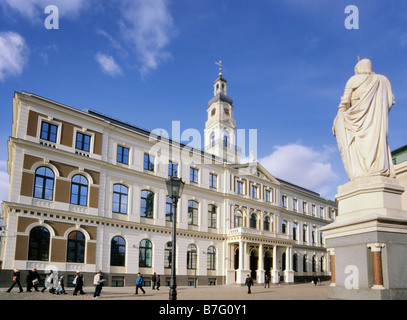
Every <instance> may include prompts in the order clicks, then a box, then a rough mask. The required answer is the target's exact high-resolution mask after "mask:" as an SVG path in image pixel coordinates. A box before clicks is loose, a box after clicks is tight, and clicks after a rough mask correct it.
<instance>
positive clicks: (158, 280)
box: [157, 275, 161, 290]
mask: <svg viewBox="0 0 407 320" xmlns="http://www.w3.org/2000/svg"><path fill="white" fill-rule="evenodd" d="M160 287H161V279H160V275H158V276H157V290H160Z"/></svg>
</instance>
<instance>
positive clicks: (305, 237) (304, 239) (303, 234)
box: [302, 224, 307, 242]
mask: <svg viewBox="0 0 407 320" xmlns="http://www.w3.org/2000/svg"><path fill="white" fill-rule="evenodd" d="M302 241H304V242H307V225H306V224H304V225H303V226H302Z"/></svg>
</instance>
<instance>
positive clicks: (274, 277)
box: [271, 246, 280, 283]
mask: <svg viewBox="0 0 407 320" xmlns="http://www.w3.org/2000/svg"><path fill="white" fill-rule="evenodd" d="M271 281H272V282H273V283H279V282H280V278H279V273H278V270H277V246H273V270H272V271H271Z"/></svg>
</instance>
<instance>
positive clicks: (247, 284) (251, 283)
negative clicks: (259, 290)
mask: <svg viewBox="0 0 407 320" xmlns="http://www.w3.org/2000/svg"><path fill="white" fill-rule="evenodd" d="M252 285H253V279H252V278H251V277H250V275H247V278H246V286H247V293H252V292H251V290H250V287H251V286H252Z"/></svg>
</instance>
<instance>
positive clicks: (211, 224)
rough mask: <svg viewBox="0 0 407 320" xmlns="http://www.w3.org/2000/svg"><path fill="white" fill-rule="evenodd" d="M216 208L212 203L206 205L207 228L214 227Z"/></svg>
mask: <svg viewBox="0 0 407 320" xmlns="http://www.w3.org/2000/svg"><path fill="white" fill-rule="evenodd" d="M217 210H218V208H217V207H216V206H215V205H213V204H210V205H209V206H208V227H209V228H216V220H217Z"/></svg>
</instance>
